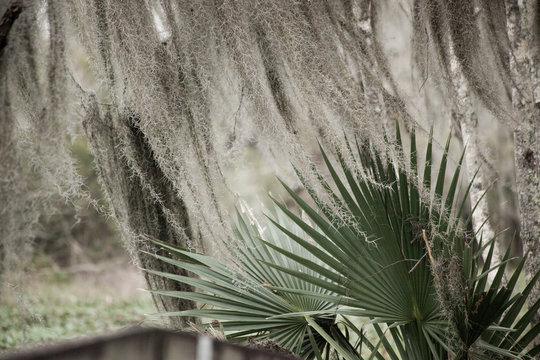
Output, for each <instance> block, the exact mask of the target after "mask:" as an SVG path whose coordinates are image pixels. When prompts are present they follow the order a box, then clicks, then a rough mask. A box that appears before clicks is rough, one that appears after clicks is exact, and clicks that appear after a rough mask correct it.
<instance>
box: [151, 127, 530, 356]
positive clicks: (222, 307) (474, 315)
mask: <svg viewBox="0 0 540 360" xmlns="http://www.w3.org/2000/svg"><path fill="white" fill-rule="evenodd" d="M396 141H397V145H398V149H402V146H401V145H402V143H401V135H400V131H399V126H397V127H396ZM449 146H450V138H449V139H448V141H447V143H446V146H445V150H444V153H443V155H442V158H441V162H440V166H439V167H438V170H437V172H436V174H435V177H434V178H435V179H436V180H435V181H432V168H433V164H432V159H433V154H432V149H433V145H432V139H431V135H430V138H429V141H428V145H427V151H426V155H425V162H424V166H423V168H424V172H423V177H422V178H421V179H420V178H419V175H418V160H417V149H416V136H415V133H414V131H413V132H412V133H411V147H410V151H409V152H408V154H405V152H404V151H403V150H400V152H398V153H394V154H383V153H379V152H377V151H374V150H371V148H370V146H369V144H359V143H358V142H356V143H355V147H354V148H353V147H348V148H347V151H348V153H347V154H342V153H340V152H339V151H336V152H335V153H336V158H335V161H333V160H332V159H331V157H330V156H329V155H328V154H327V153H326V152H325V150H324V149H323V148H322V147H321V154H322V157H323V160H324V163H325V166H326V168H327V169H328V173H329V174H330V177H329V179H325V178H323V177H322V176H321V175H318V174H316V178H317V179H318V181H319V183H320V184H319V185H320V188H322V190H323V191H322V193H319V192H318V191H316V190H315V187H313V186H311V184H310V183H309V182H308V181H307V180H306V179H305V178H303V177H302V175H301V174H300V173H299V172H297V173H298V175H299V178H300V180H301V182H302V183H303V185H304V187H305V189H306V190H307V192H308V194H309V195H310V196H311V199H312V200H313V202H312V203H313V204H314V205H310V203H309V202H308V201H307V200H304V199H302V198H301V197H300V196H298V195H297V194H296V193H295V192H294V191H293V190H292V189H291V188H289V187H288V186H287V185H286V184H285V183H282V184H283V186H284V188H285V189H286V191H287V192H288V193H289V194H290V196H291V197H292V199H293V200H294V201H295V202H296V204H297V206H298V208H299V209H300V210H301V211H302V212H303V213H304V214H305V217H304V216H298V215H296V213H295V212H294V211H292V210H289V208H287V207H286V206H285V205H283V204H282V203H280V202H279V201H277V200H275V199H273V200H274V202H275V204H276V207H275V211H274V215H267V218H263V219H256V218H255V217H254V216H253V215H251V213H250V212H249V211H237V221H236V223H235V224H233V229H234V231H235V234H236V238H237V242H235V243H233V244H230V247H229V250H230V252H231V254H232V257H233V258H234V259H235V260H234V264H232V265H227V264H225V263H223V262H221V261H218V260H216V259H214V258H212V257H208V256H204V255H198V254H193V253H190V252H188V251H185V250H183V249H180V248H177V247H174V246H171V245H169V244H165V243H161V242H158V243H159V244H160V245H161V246H162V247H163V249H164V250H165V251H166V255H159V254H153V256H155V257H156V258H158V259H160V260H162V261H165V262H168V263H170V264H172V265H175V266H177V267H179V268H182V269H185V270H187V271H189V272H190V273H193V274H195V275H197V276H198V277H199V278H191V277H185V276H179V275H175V274H166V273H157V272H155V271H154V272H152V273H154V274H157V275H160V276H164V277H167V278H169V279H172V280H176V281H179V282H183V283H186V284H189V285H191V286H193V287H194V288H196V289H197V290H198V292H196V293H185V292H172V291H159V290H155V291H156V292H158V293H160V294H161V295H166V296H173V297H180V298H185V299H190V300H193V301H196V302H199V303H202V304H204V307H201V308H199V309H194V310H187V311H182V312H175V313H169V314H168V315H174V316H195V317H199V318H201V319H203V320H206V321H210V322H211V321H213V320H219V321H220V322H221V325H222V327H223V329H224V331H225V332H226V334H227V335H228V337H229V338H231V339H245V338H246V337H259V338H270V339H272V340H273V341H275V342H277V343H278V344H279V345H280V346H282V347H284V348H287V349H290V350H292V351H294V352H296V353H297V354H300V355H301V356H303V357H306V358H316V359H317V360H319V359H322V358H328V357H329V356H330V355H331V354H335V355H336V356H337V357H338V358H342V359H356V358H359V357H360V356H361V355H360V354H361V353H362V352H364V353H365V351H368V352H369V355H368V358H369V359H379V360H383V359H384V357H383V355H382V354H383V353H384V354H386V356H388V357H389V358H390V359H392V360H397V359H448V358H455V359H471V358H478V359H483V358H486V356H505V357H509V358H532V356H534V355H535V354H537V353H538V352H540V347H538V346H537V347H533V348H530V345H531V343H532V341H533V339H534V337H535V335H536V334H537V332H538V330H539V327H540V326H538V325H536V326H533V327H532V328H529V327H528V325H529V323H530V321H531V319H532V317H533V315H534V314H535V313H536V311H537V310H538V308H540V301H538V302H536V303H535V304H532V306H531V308H530V309H529V310H527V311H524V308H525V305H526V301H525V300H526V298H527V297H528V295H529V294H530V292H531V290H532V288H533V285H534V283H535V282H536V281H537V279H538V277H539V276H538V275H537V276H536V277H535V278H534V279H533V281H532V283H531V284H529V285H528V286H527V287H526V288H525V289H524V290H523V291H522V292H521V293H519V292H517V293H516V284H517V280H518V276H519V273H520V272H521V269H522V268H523V265H524V262H525V259H523V260H522V261H521V262H520V264H519V265H518V267H517V269H516V270H515V272H514V273H513V274H512V275H511V277H510V280H509V281H508V282H507V283H506V284H505V285H504V286H503V283H502V279H503V275H504V274H505V272H506V271H507V264H508V261H509V259H508V257H509V252H507V253H506V256H505V258H504V259H503V261H502V262H500V263H498V264H496V265H493V264H492V260H493V259H492V257H493V249H494V247H495V246H496V243H495V239H487V241H485V243H484V244H483V245H482V242H483V239H481V238H480V244H479V246H477V247H476V250H473V243H472V238H471V237H470V236H468V235H467V234H466V233H465V232H463V231H462V229H463V228H464V227H465V225H466V224H467V222H468V221H470V217H469V218H468V219H467V220H465V223H463V222H460V218H461V213H462V209H463V207H464V203H465V199H466V197H467V196H468V189H469V188H470V186H471V184H468V187H466V189H465V191H464V193H463V194H462V195H460V196H458V193H459V192H458V188H459V181H460V169H461V163H462V161H463V154H462V156H461V158H460V159H459V161H458V163H457V166H456V167H455V170H454V171H453V173H452V174H451V181H450V183H449V186H445V183H446V181H445V179H446V176H447V164H448V150H449ZM405 159H408V163H407V164H405V163H404V161H405ZM314 170H315V171H316V169H314ZM432 184H434V186H433V185H432ZM306 217H307V218H309V220H307V219H306ZM486 247H487V248H488V255H487V257H486V259H484V265H483V266H482V267H481V266H479V261H480V258H481V255H480V254H481V253H482V252H483V250H484V248H486ZM489 273H494V274H495V276H494V278H493V280H491V281H490V280H489V279H488V276H487V274H489ZM360 318H361V319H360ZM366 319H368V320H367V321H366ZM358 321H363V322H364V324H363V325H362V326H361V327H360V328H359V327H358V326H357V324H358ZM366 328H370V329H371V331H372V333H374V334H375V335H376V336H377V340H376V341H373V340H369V339H368V337H366V336H364V331H365V329H366Z"/></svg>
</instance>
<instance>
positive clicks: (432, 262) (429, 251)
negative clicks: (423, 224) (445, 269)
mask: <svg viewBox="0 0 540 360" xmlns="http://www.w3.org/2000/svg"><path fill="white" fill-rule="evenodd" d="M422 237H423V238H424V243H425V244H426V249H427V253H428V256H429V262H430V263H431V267H432V268H433V267H434V266H435V259H434V258H433V255H431V247H429V242H428V239H427V235H426V230H425V229H422ZM433 276H435V278H436V279H437V280H439V276H438V275H437V274H436V273H435V272H434V273H433Z"/></svg>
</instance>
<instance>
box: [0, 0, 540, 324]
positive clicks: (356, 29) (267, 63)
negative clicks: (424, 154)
mask: <svg viewBox="0 0 540 360" xmlns="http://www.w3.org/2000/svg"><path fill="white" fill-rule="evenodd" d="M525 3H526V4H525ZM9 4H10V2H8V1H5V0H0V11H1V12H2V13H5V9H7V7H8V5H9ZM520 4H521V3H520ZM531 4H532V2H530V1H529V2H524V5H523V6H522V5H519V6H518V5H515V4H513V2H512V1H507V4H505V2H504V1H503V0H497V1H488V0H475V1H442V0H415V1H411V2H410V3H409V2H405V1H403V2H398V1H388V2H385V1H381V2H372V1H369V0H343V1H323V0H311V1H308V0H305V1H294V2H292V1H290V0H274V1H266V0H197V1H172V0H159V1H150V0H148V1H134V0H133V1H131V0H126V1H113V0H92V1H89V0H73V1H60V0H44V1H38V0H26V1H25V2H24V6H23V7H22V11H21V12H20V15H19V17H18V18H17V19H14V20H13V21H12V22H11V25H10V31H9V36H7V42H6V45H5V47H4V48H3V49H2V50H0V51H2V55H1V58H0V81H1V83H0V91H1V93H0V101H1V103H2V107H1V109H0V114H1V115H0V116H1V119H0V129H1V130H2V131H1V133H0V156H1V157H2V158H1V161H0V166H1V167H2V168H1V169H0V170H1V173H2V178H1V181H2V182H1V183H0V200H1V201H2V204H9V205H8V206H6V207H4V208H2V209H1V210H0V211H1V213H0V216H1V217H0V225H1V227H0V231H1V234H0V235H2V245H1V246H2V248H1V249H2V254H3V255H2V256H4V257H8V256H9V254H11V253H12V250H11V249H13V248H14V247H16V246H22V245H21V244H28V243H29V242H28V240H29V239H31V236H32V228H33V226H32V225H33V224H35V223H36V221H37V218H38V217H39V214H42V213H44V212H47V211H51V209H50V205H49V201H48V199H50V198H51V196H53V194H58V193H60V194H61V195H62V196H63V197H64V198H65V199H67V200H69V201H73V200H74V199H76V198H77V197H79V196H85V195H84V189H83V188H82V185H81V184H82V181H81V179H80V178H79V176H78V175H77V172H76V170H75V166H74V164H73V159H72V157H71V155H70V151H69V146H70V142H71V141H72V140H73V139H74V138H75V137H76V136H81V135H83V134H84V135H85V136H87V137H88V139H89V144H90V147H91V150H92V153H93V155H94V157H95V160H96V165H97V169H98V172H99V175H100V181H101V183H102V185H103V188H104V189H105V192H106V195H107V196H108V198H109V201H110V204H111V208H112V209H111V210H112V213H113V214H114V217H115V218H116V219H117V220H118V223H119V225H120V228H121V231H122V235H123V238H124V242H125V245H126V247H127V249H128V250H129V251H130V253H131V255H132V258H133V260H134V261H135V263H136V264H138V265H139V266H141V267H145V268H152V269H155V270H163V271H169V270H170V269H168V268H166V265H164V264H157V263H155V262H152V260H150V258H149V257H147V256H146V255H145V253H144V252H143V251H142V250H144V251H150V252H152V251H155V249H154V248H153V247H152V246H151V245H149V240H148V239H150V238H158V239H161V240H164V241H168V242H171V243H174V244H178V245H181V246H184V247H187V248H189V249H190V250H192V251H198V252H206V253H210V254H212V253H214V254H215V253H221V251H220V250H222V249H223V246H224V244H227V243H228V242H229V241H228V240H229V239H230V238H231V236H232V232H231V229H230V228H229V225H228V217H229V216H228V214H227V211H226V209H225V206H224V205H223V202H222V201H221V200H222V199H221V196H222V194H223V191H225V190H224V188H225V184H224V182H225V180H226V179H224V176H223V174H224V173H225V172H224V169H227V168H229V167H230V166H231V165H232V164H233V162H234V159H235V157H236V156H237V155H239V154H241V153H242V149H244V148H245V147H246V146H247V145H252V144H257V146H258V148H259V149H260V150H261V151H262V152H263V154H264V156H266V157H268V158H271V157H274V158H275V161H276V162H277V163H279V164H280V165H281V166H282V168H288V167H289V164H290V162H292V163H294V164H295V165H297V166H298V170H299V172H300V174H301V175H302V176H304V177H305V178H306V181H307V182H308V183H310V184H312V185H313V186H314V188H315V189H316V190H317V191H321V190H322V191H321V195H322V196H324V190H323V189H322V186H321V184H320V181H319V179H318V174H315V173H314V172H313V171H312V165H313V161H312V159H311V157H310V154H311V153H312V147H313V142H314V139H319V141H320V142H321V144H322V145H323V146H324V147H325V148H326V149H328V150H329V151H331V150H332V149H337V150H339V151H341V152H342V153H343V154H347V153H348V152H347V151H346V149H347V143H346V141H345V139H344V136H343V135H344V134H345V135H347V138H348V139H349V140H351V141H354V139H355V138H357V139H358V141H359V143H360V144H363V145H364V146H366V148H369V147H367V145H366V144H367V143H368V142H369V144H370V146H371V148H372V149H374V150H378V151H381V152H382V153H383V154H388V156H392V157H396V159H397V160H398V161H401V162H402V163H401V165H403V167H404V168H405V169H406V159H401V158H400V157H399V156H398V154H399V151H396V150H397V149H396V148H395V142H394V141H393V139H394V136H393V130H392V129H393V128H394V122H395V121H398V120H399V121H400V122H402V123H403V124H404V125H405V126H404V128H405V129H411V128H412V127H415V128H417V130H419V132H424V133H427V132H428V131H427V130H426V129H428V128H429V125H430V124H432V123H433V122H435V121H444V118H445V117H446V115H447V114H445V113H444V112H443V111H442V110H439V109H437V111H439V112H438V113H437V117H438V119H428V120H425V119H420V118H419V119H416V118H415V119H413V118H412V117H411V116H410V114H411V113H417V111H416V109H415V108H414V106H412V105H411V103H412V101H411V98H412V97H413V95H412V94H411V93H406V92H405V91H404V86H402V84H400V83H399V82H398V81H397V80H396V78H397V77H396V71H395V70H394V69H392V66H390V60H391V59H390V57H391V56H392V55H391V54H389V53H388V48H387V47H385V44H384V42H383V41H382V40H381V39H384V38H386V39H387V38H388V36H387V35H388V34H386V35H385V34H384V26H381V24H379V23H378V19H382V18H384V16H383V15H384V13H383V11H386V10H388V9H391V8H395V7H397V6H402V7H404V8H405V13H407V14H410V15H408V16H409V17H410V19H409V20H410V24H407V25H406V26H409V27H410V30H411V32H412V34H413V35H412V37H413V39H412V40H413V45H414V58H415V64H416V65H417V66H418V68H419V69H420V70H421V71H422V76H421V78H422V79H420V81H417V80H412V82H413V84H412V86H411V88H413V89H415V90H414V92H418V90H417V89H418V88H420V89H421V88H422V87H424V85H425V87H426V88H427V87H430V91H432V93H438V94H451V93H452V92H453V90H452V89H454V87H455V84H454V83H453V82H452V71H451V70H452V69H451V64H452V59H455V61H457V62H458V63H459V66H460V73H461V74H463V78H464V79H465V80H466V81H467V84H468V86H469V90H470V94H471V96H474V97H476V98H478V99H480V102H481V103H482V106H483V107H484V108H486V109H488V110H490V111H491V112H492V114H494V116H495V117H497V118H498V119H499V120H500V122H501V124H505V125H507V126H508V127H509V128H511V129H512V130H515V131H516V133H515V134H516V136H515V141H516V149H517V150H516V151H517V152H516V154H517V155H516V161H517V162H516V163H517V164H521V163H520V162H519V161H522V160H523V158H525V159H533V161H532V162H530V163H531V164H532V165H531V166H530V172H527V174H529V175H531V176H530V177H529V178H527V179H529V180H530V181H529V180H526V181H525V180H523V181H524V182H523V183H518V192H519V193H520V194H521V193H524V192H529V193H530V194H537V193H538V191H539V190H538V188H533V185H534V174H535V173H534V171H537V170H538V159H539V158H540V156H539V155H538V148H537V147H535V148H533V147H529V145H527V146H526V147H523V146H525V145H524V144H525V143H526V141H525V140H526V139H529V140H530V141H532V142H534V141H536V143H535V144H538V139H537V138H536V139H533V137H531V134H535V133H534V132H531V131H533V130H531V129H529V128H528V127H526V126H524V124H525V123H524V122H523V121H522V120H523V119H524V118H527V116H528V114H529V112H531V111H532V108H533V107H534V104H536V103H537V102H538V101H537V98H536V100H534V101H533V100H532V99H533V96H532V95H531V94H532V93H534V92H531V89H537V88H538V76H537V75H538V70H537V67H538V62H537V61H536V60H537V57H533V58H531V59H530V60H527V62H526V63H527V66H528V68H527V69H529V70H534V69H536V72H534V71H531V72H529V73H534V74H536V75H535V76H536V77H534V78H531V77H530V76H529V77H527V79H525V77H526V76H525V74H526V71H522V70H523V69H525V68H524V67H522V66H521V65H520V64H522V63H523V64H525V62H524V61H525V60H523V61H522V59H521V58H519V59H518V58H516V61H517V62H512V61H509V58H510V59H511V58H512V57H511V56H510V55H509V54H511V53H512V51H513V53H514V54H515V53H516V52H517V53H519V51H517V50H519V46H518V45H519V44H521V42H520V41H519V39H520V36H521V35H520V34H522V33H521V32H519V31H518V32H515V31H514V30H513V29H516V27H515V26H514V23H515V21H514V20H512V19H514V17H511V16H510V15H511V14H513V13H512V12H509V13H507V10H508V9H514V7H515V6H518V8H519V10H520V11H521V12H520V14H522V15H523V14H524V12H526V11H528V12H527V14H528V15H527V16H525V15H523V16H521V15H520V17H515V19H516V21H517V22H518V23H519V24H522V26H525V27H531V24H532V23H534V22H528V23H527V24H525V23H524V20H523V19H530V18H531V16H532V15H531V14H533V15H534V16H536V19H537V16H538V14H537V13H535V11H536V12H537V11H538V9H537V8H533V7H532V5H531ZM525 10H526V11H525ZM512 11H513V10H512ZM533 18H534V17H533ZM507 20H508V26H506V24H507ZM4 29H5V27H4V25H3V24H2V25H1V26H0V44H3V42H2V41H3V40H2V36H3V35H2V34H4V33H5V32H6V31H5V30H4ZM535 29H536V30H534V31H535V32H534V34H536V35H537V33H538V29H537V28H535ZM512 34H513V35H512ZM509 35H511V36H510V37H509ZM536 35H535V36H536ZM509 38H510V41H509V40H508V39H509ZM534 39H537V37H536V38H534ZM405 40H406V41H409V40H411V39H405ZM529 40H530V41H529ZM529 40H528V41H529V42H530V46H529V48H530V49H533V48H534V49H537V48H535V47H534V46H533V44H537V42H534V41H532V39H529ZM535 41H537V40H535ZM449 45H452V46H453V47H450V46H449ZM2 46H4V45H2ZM74 49H77V51H79V52H83V53H84V56H85V57H86V58H88V62H89V65H90V68H91V71H92V75H93V76H94V78H95V80H96V84H94V85H88V84H85V83H84V82H81V81H79V80H78V77H77V74H76V71H75V69H74V67H73V65H72V64H71V62H70V61H71V60H70V59H71V55H72V54H73V53H74V51H75V50H74ZM450 49H452V51H453V53H449V50H450ZM511 50H512V51H511ZM532 52H533V53H534V51H532ZM519 54H520V53H519ZM535 56H536V55H535ZM527 69H525V70H527ZM427 79H429V81H426V80H427ZM517 80H520V81H517ZM521 80H522V81H521ZM509 84H514V89H512V88H511V86H510V85H509ZM520 91H521V92H520ZM535 91H536V90H535ZM535 101H536V102H535ZM512 104H513V105H512ZM519 104H522V105H523V108H521V107H520V106H521V105H519ZM449 107H451V105H450V106H449ZM535 111H536V110H535ZM531 113H532V112H531ZM536 113H537V112H536ZM536 113H535V114H536ZM439 118H440V119H439ZM83 119H84V120H83ZM531 119H532V118H531ZM531 121H532V120H531ZM537 123H538V122H537ZM81 125H82V126H81ZM426 125H427V126H426ZM522 125H523V126H522ZM520 129H521V130H520ZM537 133H538V131H537ZM537 133H536V134H537ZM529 140H527V141H529ZM533 140H534V141H533ZM532 142H531V144H532ZM522 145H523V146H522ZM531 146H532V145H531ZM534 146H537V145H534ZM529 150H530V151H532V154H533V155H532V157H531V156H528V155H527V154H529ZM520 159H521V160H520ZM347 160H349V159H347ZM454 165H455V164H454ZM351 166H355V165H354V164H353V162H351ZM519 166H521V165H519ZM353 170H354V171H356V172H358V173H359V174H362V173H361V170H360V169H356V168H353ZM527 171H529V170H527ZM518 173H519V171H518ZM4 174H5V175H4ZM364 175H365V174H364ZM32 179H34V180H32ZM523 179H526V178H525V177H524V178H523ZM536 179H538V177H537V178H536ZM38 180H39V189H36V188H35V187H36V184H37V181H38ZM536 181H537V180H536ZM421 195H422V196H424V197H426V198H428V199H429V197H431V194H421ZM533 198H534V196H533ZM533 198H531V199H525V198H523V197H520V208H521V209H522V214H523V213H524V211H528V210H527V209H528V208H527V206H532V208H531V209H530V210H531V211H532V212H531V214H533V215H531V216H535V215H534V214H538V212H536V213H535V211H537V210H538V206H537V205H535V204H534V201H535V200H532V199H533ZM538 198H540V197H538V196H537V197H536V198H534V199H538ZM434 201H435V202H436V201H441V199H434ZM527 204H528V205H527ZM531 204H532V205H531ZM535 206H536V207H535ZM535 209H536V210H535ZM336 216H341V214H340V213H337V214H336ZM527 216H528V215H527ZM342 220H343V221H344V223H349V222H350V219H346V218H344V219H342ZM524 224H526V226H525V227H524V228H523V229H522V232H523V234H525V235H526V234H533V233H536V234H538V233H539V232H540V231H536V230H535V229H537V225H538V224H537V223H535V222H534V221H532V220H531V221H529V222H525V223H523V224H522V226H523V225H524ZM23 230H24V231H23ZM535 231H536V232H535ZM526 236H529V235H526ZM528 239H529V240H527V241H529V242H530V243H531V245H532V244H533V240H532V235H531V236H529V237H528ZM5 263H6V262H4V264H5ZM533 267H534V266H533ZM441 271H442V270H441ZM146 279H147V282H148V286H149V287H150V288H161V289H170V290H189V289H179V288H177V285H175V284H173V283H172V282H170V283H169V282H167V283H161V282H160V281H163V280H158V279H156V278H154V277H152V276H147V278H146ZM450 291H452V289H450ZM154 300H155V302H156V305H157V307H158V309H160V310H166V311H176V310H179V309H184V308H189V307H190V306H193V304H191V303H176V302H173V301H172V300H166V299H161V298H159V297H156V298H155V299H154ZM174 321H175V322H176V323H175V325H178V326H182V325H183V323H182V322H181V321H180V320H174Z"/></svg>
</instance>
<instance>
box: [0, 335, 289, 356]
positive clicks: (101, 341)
mask: <svg viewBox="0 0 540 360" xmlns="http://www.w3.org/2000/svg"><path fill="white" fill-rule="evenodd" d="M23 359H24V360H38V359H39V360H42V359H43V360H45V359H50V360H53V359H54V360H124V359H126V360H173V359H174V360H247V359H250V360H251V359H253V360H295V359H297V358H295V357H293V356H288V355H282V354H277V353H275V352H270V351H264V350H256V349H251V348H246V347H242V346H238V345H232V344H228V343H225V342H220V341H216V340H214V339H212V338H210V337H206V336H195V335H193V334H189V333H177V332H172V331H167V330H162V329H148V328H131V329H128V330H124V331H121V332H119V333H116V334H112V335H105V336H98V337H93V338H88V339H80V340H72V341H67V342H64V343H60V344H55V345H45V346H41V347H38V348H35V349H30V350H24V351H20V352H15V353H12V354H7V355H4V356H0V360H23Z"/></svg>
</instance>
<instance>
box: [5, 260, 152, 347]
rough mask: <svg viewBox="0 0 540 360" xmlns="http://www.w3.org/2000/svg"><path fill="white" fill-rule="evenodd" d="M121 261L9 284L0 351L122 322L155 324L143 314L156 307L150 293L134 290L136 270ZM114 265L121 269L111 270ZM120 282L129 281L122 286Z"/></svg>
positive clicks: (48, 272) (51, 272) (46, 273)
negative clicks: (19, 285)
mask: <svg viewBox="0 0 540 360" xmlns="http://www.w3.org/2000/svg"><path fill="white" fill-rule="evenodd" d="M121 265H122V264H121ZM121 265H119V264H117V263H113V264H102V265H100V266H101V267H103V268H102V269H100V271H99V272H97V271H94V272H87V273H85V274H82V275H81V274H77V275H71V274H69V273H68V272H67V270H51V269H46V270H43V269H42V270H41V271H42V273H41V274H40V275H39V276H38V277H34V278H32V279H28V280H27V281H26V282H25V283H26V286H25V287H24V288H22V289H20V288H8V289H7V290H8V291H7V294H4V295H5V296H4V298H3V299H2V304H1V305H0V352H2V351H6V350H13V349H16V348H21V347H26V346H31V345H35V344H37V343H43V342H50V341H52V340H61V339H68V338H74V337H80V336H82V335H89V334H97V333H103V332H107V331H113V330H117V329H119V328H122V327H125V326H132V325H138V324H139V325H145V326H146V325H148V326H152V325H155V324H156V323H154V322H152V320H151V319H148V318H147V317H146V314H149V313H153V312H154V311H155V310H154V307H153V303H152V300H151V298H150V296H148V294H147V293H145V292H143V291H138V290H135V287H136V286H142V284H139V283H138V282H139V279H138V278H137V274H136V272H135V270H134V269H133V268H129V267H127V264H126V266H121ZM114 266H117V267H119V268H120V269H118V271H116V270H111V269H112V268H113V267H114ZM107 272H108V274H107ZM122 281H125V282H127V283H128V284H125V285H123V286H122V285H121V284H120V282H122ZM107 282H108V283H107ZM131 289H133V290H131Z"/></svg>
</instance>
